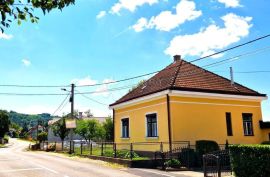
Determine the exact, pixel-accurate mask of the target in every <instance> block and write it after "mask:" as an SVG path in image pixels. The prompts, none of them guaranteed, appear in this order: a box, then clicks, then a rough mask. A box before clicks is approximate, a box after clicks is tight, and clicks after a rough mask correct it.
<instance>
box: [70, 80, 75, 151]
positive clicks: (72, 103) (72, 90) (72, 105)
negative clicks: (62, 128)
mask: <svg viewBox="0 0 270 177" xmlns="http://www.w3.org/2000/svg"><path fill="white" fill-rule="evenodd" d="M74 88H75V85H74V84H71V95H70V100H69V101H70V103H71V113H70V114H71V119H72V120H74ZM70 141H71V143H70V145H72V144H73V128H71V129H70ZM73 146H74V144H73ZM72 149H73V148H71V147H70V153H72Z"/></svg>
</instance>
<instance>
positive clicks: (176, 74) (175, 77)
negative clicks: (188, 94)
mask: <svg viewBox="0 0 270 177" xmlns="http://www.w3.org/2000/svg"><path fill="white" fill-rule="evenodd" d="M182 63H183V60H181V61H180V63H179V65H178V66H177V67H178V68H177V70H176V73H175V75H174V79H173V81H172V83H171V84H170V87H171V88H172V87H173V86H174V84H175V81H176V79H177V76H178V74H179V72H180V69H181V66H182Z"/></svg>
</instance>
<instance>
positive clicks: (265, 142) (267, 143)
mask: <svg viewBox="0 0 270 177" xmlns="http://www.w3.org/2000/svg"><path fill="white" fill-rule="evenodd" d="M262 144H266V145H270V141H264V142H262Z"/></svg>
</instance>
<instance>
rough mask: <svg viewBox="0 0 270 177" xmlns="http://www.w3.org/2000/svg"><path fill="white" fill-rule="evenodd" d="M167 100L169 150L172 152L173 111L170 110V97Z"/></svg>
mask: <svg viewBox="0 0 270 177" xmlns="http://www.w3.org/2000/svg"><path fill="white" fill-rule="evenodd" d="M166 98H167V113H168V136H169V150H170V152H172V130H171V110H170V96H169V94H167V95H166Z"/></svg>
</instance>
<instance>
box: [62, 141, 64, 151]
mask: <svg viewBox="0 0 270 177" xmlns="http://www.w3.org/2000/svg"><path fill="white" fill-rule="evenodd" d="M62 151H64V141H62Z"/></svg>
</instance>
